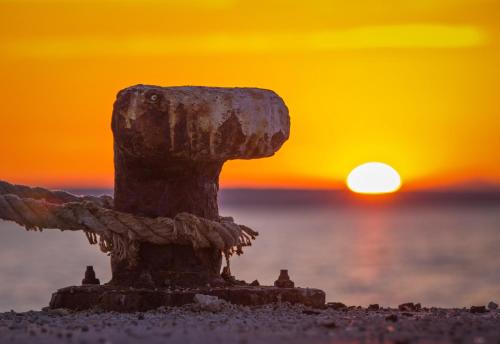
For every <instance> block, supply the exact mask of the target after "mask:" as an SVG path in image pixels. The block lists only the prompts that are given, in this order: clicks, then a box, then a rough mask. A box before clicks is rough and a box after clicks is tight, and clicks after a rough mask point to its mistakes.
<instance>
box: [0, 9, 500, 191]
mask: <svg viewBox="0 0 500 344" xmlns="http://www.w3.org/2000/svg"><path fill="white" fill-rule="evenodd" d="M0 38H1V43H2V44H1V45H0V75H1V83H0V100H1V102H2V107H1V110H0V138H1V139H0V154H1V159H0V179H5V180H8V181H12V182H17V183H26V184H37V185H46V186H72V187H77V186H104V187H107V186H111V185H112V180H113V164H112V160H113V154H112V136H111V131H110V117H111V109H112V104H113V101H114V97H115V94H116V92H117V91H118V90H119V89H121V88H124V87H126V86H129V85H132V84H137V83H145V84H157V85H165V86H167V85H211V86H256V87H262V88H269V89H273V90H275V91H276V92H277V93H278V94H280V95H281V96H282V97H283V98H284V100H285V102H286V103H287V105H288V107H289V109H290V115H291V119H292V132H291V137H290V141H289V142H287V143H285V145H284V146H283V148H282V150H281V151H279V152H278V153H277V154H276V156H275V157H273V158H269V159H262V160H252V161H231V162H229V163H227V164H226V165H225V168H224V171H223V174H222V180H221V183H222V185H223V186H259V187H267V186H279V187H335V186H338V185H339V183H342V182H343V180H344V179H345V177H346V176H347V174H348V173H349V171H350V170H351V169H352V168H354V167H355V166H356V165H358V164H361V163H363V162H367V161H382V162H385V163H388V164H390V165H392V166H393V167H394V168H396V170H398V171H399V172H400V174H401V176H402V178H403V181H404V182H405V183H406V187H407V188H418V187H420V188H422V187H439V186H442V185H448V184H453V183H462V182H469V181H482V182H493V183H500V83H499V80H500V68H499V66H500V64H499V61H500V44H499V43H500V1H498V0H497V1H494V0H419V1H403V0H399V1H396V0H377V1H375V0H373V1H336V0H309V1H291V0H279V1H269V0H266V1H263V0H252V1H238V0H215V1H209V0H195V1H188V0H185V1H184V0H174V1H161V0H142V1H139V0H138V1H132V0H124V1H120V0H90V1H82V0H53V1H44V0H0Z"/></svg>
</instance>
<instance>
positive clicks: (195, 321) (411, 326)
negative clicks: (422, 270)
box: [0, 302, 500, 344]
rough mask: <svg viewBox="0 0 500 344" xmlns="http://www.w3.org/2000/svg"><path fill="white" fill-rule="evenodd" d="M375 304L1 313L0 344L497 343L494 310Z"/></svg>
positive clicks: (499, 329) (498, 320) (499, 322)
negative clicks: (320, 306) (382, 306)
mask: <svg viewBox="0 0 500 344" xmlns="http://www.w3.org/2000/svg"><path fill="white" fill-rule="evenodd" d="M477 311H478V312H474V311H473V312H471V309H465V308H464V309H438V308H430V309H428V308H425V307H424V308H422V309H421V310H418V311H417V310H399V309H382V308H380V309H377V307H376V306H372V307H369V308H362V307H348V308H343V307H339V306H338V305H334V306H332V305H331V304H330V307H328V308H326V309H323V310H317V309H310V308H307V307H304V306H299V305H289V304H281V305H267V306H261V307H245V306H235V305H232V304H228V303H225V302H220V303H218V304H217V306H216V307H212V306H210V307H207V306H206V305H202V304H190V305H186V306H184V307H178V308H160V309H156V310H154V311H149V312H144V313H114V312H98V311H91V312H69V311H67V310H64V309H56V310H45V311H30V312H25V313H16V312H14V311H11V312H6V313H2V314H0V341H1V342H2V343H10V342H12V343H81V344H83V343H164V342H167V341H168V342H169V343H332V342H344V343H346V342H353V341H356V342H357V341H366V342H392V343H411V342H425V343H438V342H439V343H441V342H454V343H477V344H480V343H498V342H499V340H500V311H498V310H493V309H492V310H488V309H486V308H485V309H477Z"/></svg>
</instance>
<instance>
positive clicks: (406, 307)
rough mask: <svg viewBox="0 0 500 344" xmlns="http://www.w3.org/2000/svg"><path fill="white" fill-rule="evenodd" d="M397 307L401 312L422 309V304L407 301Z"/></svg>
mask: <svg viewBox="0 0 500 344" xmlns="http://www.w3.org/2000/svg"><path fill="white" fill-rule="evenodd" d="M398 309H399V310H400V311H403V312H418V311H420V310H421V309H422V305H421V304H420V303H416V304H415V303H413V302H407V303H403V304H400V305H399V306H398Z"/></svg>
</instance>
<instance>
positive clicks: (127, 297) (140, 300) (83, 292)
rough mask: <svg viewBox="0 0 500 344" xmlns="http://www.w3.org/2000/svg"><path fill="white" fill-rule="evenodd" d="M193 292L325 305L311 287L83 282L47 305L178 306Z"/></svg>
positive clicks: (245, 300)
mask: <svg viewBox="0 0 500 344" xmlns="http://www.w3.org/2000/svg"><path fill="white" fill-rule="evenodd" d="M196 294H204V295H212V296H217V297H219V298H220V299H223V300H226V301H228V302H231V303H233V304H238V305H247V306H257V305H264V304H269V303H279V302H289V303H292V304H296V303H298V304H304V305H306V306H310V307H314V308H322V307H324V306H325V292H324V291H322V290H319V289H313V288H277V287H266V286H231V287H206V288H189V289H134V288H126V287H116V286H109V285H102V286H101V285H84V286H72V287H66V288H62V289H59V290H58V291H56V292H55V293H54V294H52V298H51V300H50V306H49V307H50V308H52V309H55V308H66V309H71V310H75V311H80V310H87V309H93V308H95V309H101V310H104V311H117V312H137V311H147V310H151V309H155V308H158V307H161V306H165V307H169V306H182V305H185V304H188V303H193V302H194V296H195V295H196Z"/></svg>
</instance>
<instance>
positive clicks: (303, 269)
mask: <svg viewBox="0 0 500 344" xmlns="http://www.w3.org/2000/svg"><path fill="white" fill-rule="evenodd" d="M300 197H302V196H300ZM300 197H299V198H300ZM250 198H251V197H250ZM238 199H239V200H241V199H243V200H245V199H248V198H247V197H246V196H245V194H244V193H240V194H239V196H238V198H237V200H238ZM263 199H264V200H265V199H267V200H269V199H268V198H267V196H266V197H264V198H263ZM286 199H287V198H286V197H285V200H286ZM304 199H305V201H304V202H291V203H290V202H281V201H279V199H278V201H276V202H265V201H258V200H257V201H255V200H253V201H251V202H244V201H243V202H241V201H235V199H234V198H231V197H223V199H222V206H221V214H222V215H230V216H233V217H234V219H235V221H236V222H238V223H241V224H245V225H247V226H249V227H251V228H253V229H255V230H257V231H259V233H260V235H259V236H258V238H257V240H255V242H254V244H253V246H251V247H247V248H245V249H244V254H243V255H242V256H239V257H238V256H235V257H233V258H232V259H231V270H232V272H233V274H234V275H236V277H237V278H238V279H244V280H246V281H247V282H251V281H253V280H255V279H257V280H258V281H259V282H260V283H261V284H263V285H272V284H273V282H274V280H275V279H276V278H277V277H278V274H279V270H280V269H288V271H289V275H290V277H291V279H292V280H293V281H294V282H295V285H296V286H300V287H314V288H320V289H323V290H324V291H325V292H326V295H327V301H338V302H343V303H345V304H348V305H363V306H366V305H368V304H371V303H379V304H380V305H384V306H397V305H398V304H400V303H403V302H420V303H422V304H423V305H428V306H440V307H463V306H470V305H482V304H485V303H487V302H488V301H491V300H494V301H497V302H498V301H500V203H499V202H486V203H482V204H480V205H478V204H474V203H468V202H459V203H452V204H449V203H439V202H438V203H437V204H436V203H435V202H434V203H426V202H416V203H415V202H413V203H412V202H410V203H409V204H404V205H400V204H389V205H387V206H378V205H375V206H374V205H363V204H345V203H339V202H324V201H318V200H317V199H316V201H312V202H311V201H310V200H309V199H308V198H307V197H305V198H304ZM87 265H93V266H94V269H95V271H96V273H97V277H98V278H100V279H101V282H106V281H108V280H109V278H110V275H111V273H110V266H109V257H107V256H106V254H104V253H102V252H100V251H99V248H98V247H97V246H90V245H89V244H88V242H87V240H86V238H85V236H84V235H83V233H81V232H62V233H61V232H59V231H58V230H44V231H43V232H42V233H39V232H36V233H35V232H27V231H25V230H24V229H22V228H21V227H19V226H18V225H16V224H13V223H10V222H4V221H1V220H0V311H7V310H10V309H14V310H17V311H25V310H29V309H35V310H36V309H40V308H42V307H44V306H47V305H48V302H49V300H50V295H51V293H52V292H54V291H55V290H56V289H58V288H61V287H64V286H68V285H79V284H80V283H81V279H82V278H83V274H84V271H85V267H86V266H87Z"/></svg>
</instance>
